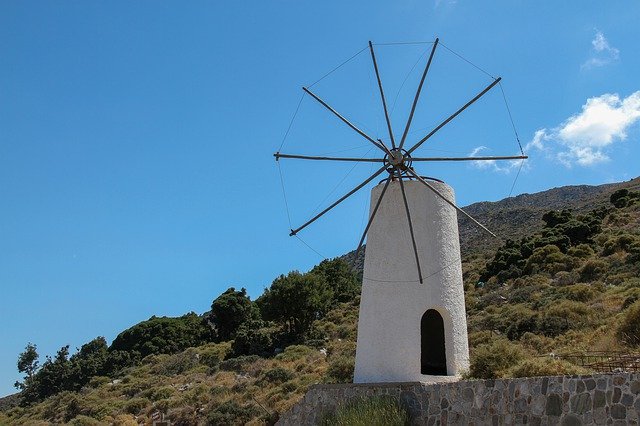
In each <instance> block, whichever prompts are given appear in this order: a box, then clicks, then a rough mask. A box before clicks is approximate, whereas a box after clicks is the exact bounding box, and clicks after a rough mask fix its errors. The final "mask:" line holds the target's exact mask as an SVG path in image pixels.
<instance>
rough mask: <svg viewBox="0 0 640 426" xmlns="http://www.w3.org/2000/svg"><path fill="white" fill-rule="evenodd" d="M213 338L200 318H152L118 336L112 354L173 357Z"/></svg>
mask: <svg viewBox="0 0 640 426" xmlns="http://www.w3.org/2000/svg"><path fill="white" fill-rule="evenodd" d="M210 339H211V329H210V328H209V326H208V325H207V324H206V321H204V320H203V319H202V318H201V317H200V316H198V315H197V314H195V313H193V312H192V313H189V314H186V315H183V316H181V317H178V318H170V317H156V316H152V317H151V318H149V319H148V320H147V321H142V322H141V323H138V324H136V325H134V326H133V327H131V328H129V329H127V330H125V331H123V332H122V333H120V334H118V336H117V337H116V338H115V339H114V341H113V343H112V344H111V346H110V347H109V351H110V352H111V351H125V352H129V353H133V352H136V353H138V354H139V355H140V357H141V358H144V357H146V356H147V355H151V354H173V353H177V352H180V351H183V350H185V349H186V348H189V347H194V346H199V345H201V344H203V343H206V342H207V341H209V340H210Z"/></svg>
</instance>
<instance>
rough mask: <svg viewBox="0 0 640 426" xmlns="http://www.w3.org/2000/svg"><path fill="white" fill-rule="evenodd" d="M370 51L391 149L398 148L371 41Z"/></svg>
mask: <svg viewBox="0 0 640 426" xmlns="http://www.w3.org/2000/svg"><path fill="white" fill-rule="evenodd" d="M369 50H370V51H371V59H372V60H373V68H374V69H375V71H376V78H377V79H378V88H380V97H381V98H382V107H383V108H384V118H385V119H386V120H387V129H389V138H390V139H391V147H392V148H393V149H395V148H396V141H395V139H394V138H393V130H391V119H390V118H389V112H388V111H387V101H386V99H385V97H384V90H383V89H382V80H380V72H379V70H378V62H377V61H376V54H375V53H374V51H373V44H372V43H371V41H369Z"/></svg>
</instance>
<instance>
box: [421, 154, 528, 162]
mask: <svg viewBox="0 0 640 426" xmlns="http://www.w3.org/2000/svg"><path fill="white" fill-rule="evenodd" d="M527 158H529V157H528V156H526V155H511V156H506V157H423V158H420V157H418V158H415V157H411V161H496V160H526V159H527Z"/></svg>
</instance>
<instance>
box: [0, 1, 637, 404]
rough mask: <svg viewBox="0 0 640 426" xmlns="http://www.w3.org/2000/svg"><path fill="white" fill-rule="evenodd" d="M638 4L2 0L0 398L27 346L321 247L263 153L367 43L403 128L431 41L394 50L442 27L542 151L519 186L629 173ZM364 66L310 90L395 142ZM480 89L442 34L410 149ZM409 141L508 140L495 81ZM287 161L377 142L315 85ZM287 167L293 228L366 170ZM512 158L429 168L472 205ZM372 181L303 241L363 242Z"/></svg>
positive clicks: (510, 172)
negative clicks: (294, 233) (499, 84)
mask: <svg viewBox="0 0 640 426" xmlns="http://www.w3.org/2000/svg"><path fill="white" fill-rule="evenodd" d="M639 12H640V3H638V2H622V1H619V2H618V1H614V2H607V3H606V4H605V3H601V2H578V1H568V2H522V1H496V2H470V1H463V0H458V1H447V0H437V1H426V2H416V1H409V2H405V1H397V2H377V1H368V2H360V1H358V2H356V1H353V2H334V1H325V2H320V3H318V2H300V1H296V2H293V1H289V2H287V1H280V2H264V1H253V2H249V1H247V2H188V3H184V2H157V1H154V2H151V1H139V2H117V1H116V2H81V1H66V2H30V1H24V2H10V1H3V2H0V57H1V58H2V62H1V64H2V65H1V66H0V200H1V201H0V202H1V206H2V208H1V209H0V286H1V289H2V297H1V298H0V324H2V327H1V328H0V341H2V345H0V394H6V393H10V392H12V391H13V388H12V384H13V382H14V381H15V380H16V379H17V378H18V377H19V376H18V373H17V371H16V367H15V365H16V364H15V363H16V359H17V355H18V354H19V353H20V352H21V351H22V350H23V348H24V346H25V345H26V344H27V342H34V343H36V344H37V345H38V349H39V351H40V353H41V355H42V356H44V355H46V354H54V353H55V351H56V350H57V349H58V348H59V347H60V346H63V345H65V344H70V345H71V347H72V348H75V347H79V346H80V345H81V344H83V343H85V342H87V341H88V340H90V339H92V338H94V337H96V336H100V335H102V336H105V337H106V338H107V340H109V341H111V340H112V339H113V338H114V337H115V336H116V335H117V333H118V332H119V331H122V330H123V329H125V328H127V327H129V326H131V325H133V324H135V323H137V322H139V321H141V320H144V319H147V318H149V317H150V316H151V315H181V314H183V313H186V312H188V311H192V310H193V311H196V312H204V311H206V310H207V309H208V307H209V306H210V304H211V301H212V300H213V299H214V298H215V297H216V296H217V295H219V294H220V293H221V292H222V291H224V290H225V289H226V288H228V287H229V286H236V287H243V286H244V287H246V288H247V289H248V291H249V293H250V294H251V296H252V297H253V298H256V297H258V296H259V295H260V294H261V292H262V291H263V289H264V288H265V287H266V286H268V285H269V284H270V283H271V281H272V280H273V279H274V278H275V277H276V276H277V275H279V274H281V273H286V272H287V271H289V270H293V269H299V270H307V269H309V268H310V267H312V266H313V265H314V264H316V263H317V262H318V261H320V260H321V257H319V256H318V254H316V253H315V252H314V251H312V250H310V249H309V248H308V247H307V246H305V245H304V244H303V243H302V242H301V241H300V240H297V239H296V238H291V237H289V236H288V229H289V223H288V219H287V214H286V211H285V207H284V203H283V197H282V190H281V185H280V177H279V171H278V167H277V166H276V165H275V162H274V161H273V157H272V154H273V153H274V152H275V151H276V150H277V149H278V147H279V146H280V144H281V142H282V139H283V136H284V134H285V131H286V130H287V127H288V125H289V121H290V119H291V116H292V114H293V112H294V110H295V109H296V105H297V104H298V101H299V100H300V97H301V94H302V91H301V86H302V85H310V84H311V83H313V82H314V81H316V80H318V79H319V78H320V77H322V76H323V75H324V74H325V73H326V72H328V71H330V70H331V69H332V68H334V67H335V66H336V65H338V64H340V63H341V62H342V61H344V60H345V59H347V58H349V57H350V56H352V55H353V54H354V53H356V52H358V51H360V50H361V49H362V48H364V47H366V45H367V41H368V40H373V41H374V43H379V45H377V46H376V51H377V53H378V60H379V62H380V72H381V76H382V79H383V84H384V85H385V90H386V92H387V97H388V98H389V99H393V100H394V103H395V106H394V111H393V114H392V122H393V123H394V129H395V131H396V133H400V132H401V128H402V127H403V125H404V120H406V112H407V109H408V106H409V105H410V101H411V98H412V96H413V91H414V90H415V87H416V85H417V81H418V80H417V79H418V78H419V73H420V72H421V69H422V68H423V67H424V63H425V61H426V56H425V52H428V50H429V49H430V45H429V44H416V45H383V44H384V43H389V42H407V41H433V40H434V38H435V37H436V36H438V37H440V39H441V41H442V42H443V43H444V45H445V46H447V47H448V48H450V49H451V50H453V51H455V52H457V53H459V54H460V55H462V56H463V57H465V58H466V59H468V60H469V61H471V62H472V63H473V64H475V65H477V66H478V67H480V68H482V69H483V70H485V71H487V72H488V73H489V74H490V75H492V76H501V77H502V78H503V88H504V91H505V93H506V95H507V100H508V104H509V106H510V108H511V112H512V115H513V119H514V122H515V124H516V129H517V131H518V134H519V136H520V140H521V143H522V145H523V147H525V149H526V151H527V154H529V155H530V156H531V158H530V160H529V161H528V162H527V163H526V165H525V166H524V167H523V169H522V171H521V173H520V175H519V177H518V179H517V181H516V184H515V187H514V191H513V193H514V195H515V194H519V193H523V192H537V191H541V190H545V189H548V188H551V187H556V186H562V185H570V184H601V183H605V182H613V181H621V180H628V179H630V178H633V177H636V176H638V175H640V165H639V164H640V162H639V161H638V158H640V144H639V143H640V126H639V124H638V122H639V121H640V81H639V80H638V75H640V55H638V53H637V52H638V42H639V41H640V28H639V27H638V25H637V22H638V20H639V18H640V13H639ZM414 64H417V65H416V66H415V67H414V68H413V71H411V69H412V67H413V66H414ZM373 78H374V77H373V74H372V68H371V62H370V57H369V56H368V52H367V51H364V52H362V53H361V54H360V55H358V56H356V57H355V58H354V59H353V60H352V61H350V62H348V63H347V64H346V65H345V66H343V67H341V68H340V69H339V70H337V71H336V72H334V73H333V74H331V75H329V76H328V77H327V78H325V79H323V80H322V81H320V82H319V83H317V84H316V85H314V86H313V88H312V90H314V91H315V92H316V93H317V94H318V95H320V96H321V97H323V98H324V99H326V100H327V101H328V102H329V103H330V104H331V105H333V106H334V107H335V108H336V109H338V110H339V111H340V112H342V113H344V115H345V116H347V117H349V118H351V119H353V120H354V121H355V122H357V123H358V124H359V125H361V126H362V128H363V129H366V131H368V132H370V133H372V134H375V136H376V137H380V138H383V139H384V138H385V137H386V134H385V125H384V121H383V118H382V117H383V116H382V115H381V109H380V103H379V98H378V97H377V92H376V91H375V90H376V87H375V86H374V81H375V80H373ZM491 81H492V80H491V79H490V77H488V76H487V75H485V74H483V73H482V72H480V71H478V70H477V69H476V68H474V67H472V66H470V65H469V64H468V63H467V62H464V61H462V60H460V59H459V58H458V57H457V56H455V55H454V54H452V53H451V52H450V51H449V50H447V49H446V48H443V47H442V46H440V47H439V48H438V50H437V51H436V54H435V56H434V62H433V65H432V69H431V70H430V73H429V76H428V78H427V83H426V86H425V89H424V91H423V96H422V98H421V101H420V103H419V105H418V108H417V112H416V117H415V118H414V122H413V125H412V130H413V131H414V132H413V133H411V134H410V137H409V140H408V142H407V143H408V144H411V142H412V141H413V142H414V143H415V141H417V139H419V137H420V135H421V134H424V133H426V132H427V131H428V130H429V129H430V128H431V127H433V126H434V125H435V124H437V123H438V122H439V121H441V120H442V119H443V118H445V117H446V116H447V115H448V114H450V113H451V112H453V111H455V109H457V107H459V106H460V105H462V104H464V103H465V102H466V101H467V100H468V99H470V98H471V97H473V96H474V95H475V94H476V93H477V92H479V91H480V90H481V89H482V88H484V87H485V86H486V85H487V84H489V83H490V82H491ZM403 82H404V84H403ZM396 99H397V100H396ZM390 102H391V101H390ZM421 132H422V133H421ZM412 138H413V139H412ZM347 149H348V151H344V150H347ZM420 149H421V151H417V152H419V153H420V154H422V155H424V156H428V155H435V156H441V155H444V154H446V155H457V156H468V155H470V154H471V153H474V152H476V153H482V154H485V155H491V154H493V155H511V154H516V153H518V151H519V149H518V146H517V142H516V140H515V137H514V133H513V130H512V129H511V124H510V122H509V119H508V115H507V112H506V109H505V104H504V101H503V99H502V95H501V92H500V91H499V90H496V89H494V90H492V91H491V92H489V93H488V94H487V95H486V96H485V97H483V98H482V99H481V100H480V101H478V102H477V103H476V104H474V105H473V106H472V107H470V108H469V109H468V110H467V111H465V112H464V113H463V114H462V115H461V116H460V118H459V119H457V120H456V121H454V122H452V123H451V124H450V125H448V126H447V127H446V128H444V129H443V131H442V132H439V133H438V135H437V137H434V138H433V139H432V140H430V141H429V143H427V144H425V146H423V147H421V148H420ZM282 152H290V153H305V154H312V153H316V154H325V153H329V152H333V153H335V152H342V153H343V154H348V155H350V156H351V155H354V156H355V155H358V156H363V155H371V154H375V155H378V154H377V153H376V152H375V149H374V150H373V151H370V146H368V145H367V141H365V140H364V139H362V138H360V137H359V136H358V135H357V134H355V133H353V132H352V131H350V130H349V129H348V128H346V127H345V126H344V125H342V124H341V123H340V122H338V121H337V120H336V119H335V118H334V117H332V116H330V114H329V113H327V112H326V110H323V109H322V108H321V107H319V106H318V105H317V104H316V103H314V102H313V100H312V99H310V98H309V97H308V96H307V97H305V98H304V99H303V101H302V103H301V106H300V109H299V112H298V115H297V117H296V120H294V123H293V125H292V127H291V131H290V132H289V135H288V137H287V139H286V141H285V144H284V146H283V148H282ZM281 168H282V173H283V177H284V183H285V187H286V191H287V196H288V202H289V210H290V215H291V219H292V223H293V224H294V225H296V224H300V223H302V222H304V220H306V218H308V217H309V215H310V214H311V213H313V211H314V209H316V206H318V208H321V207H322V206H326V205H328V204H329V203H330V202H331V201H332V200H333V199H334V198H337V197H338V196H339V195H341V194H342V193H344V192H346V191H347V190H349V189H350V187H353V186H355V185H356V184H358V183H359V182H360V181H362V180H363V179H364V178H365V177H366V176H367V172H369V171H370V170H371V166H369V165H364V166H362V165H359V166H357V167H355V168H354V169H353V170H350V169H351V165H348V164H308V163H300V162H295V161H294V160H290V161H286V160H282V163H281ZM517 169H518V164H515V165H514V164H510V163H504V164H491V163H489V164H484V165H476V164H472V163H464V164H456V165H434V166H432V167H424V168H423V167H422V166H421V167H420V168H419V171H420V172H421V173H422V174H427V175H430V176H436V177H439V178H441V179H444V180H445V181H447V182H448V183H450V184H451V185H452V186H453V187H454V188H455V190H456V193H457V198H458V202H459V204H461V205H467V204H470V203H473V202H476V201H483V200H498V199H501V198H504V197H506V196H508V195H509V192H510V190H511V186H512V184H513V182H514V179H515V176H516V173H517ZM367 193H368V188H367V189H365V190H363V191H361V192H360V193H358V194H357V195H356V196H354V197H352V199H350V200H349V201H347V202H345V203H344V205H341V206H340V207H339V208H337V209H336V210H335V211H332V212H331V213H330V214H328V215H327V216H326V217H324V218H323V219H322V220H320V221H318V222H317V223H316V224H314V225H312V226H311V227H309V228H308V229H306V230H304V231H303V232H301V233H300V237H301V238H302V239H303V241H304V242H305V243H306V244H308V245H309V246H311V247H312V248H313V249H314V250H316V251H317V252H319V253H321V254H322V255H323V256H326V257H334V256H338V255H341V254H343V253H345V252H347V251H349V250H352V249H354V248H355V246H356V245H357V242H358V239H359V236H360V232H361V231H362V229H363V227H364V219H365V218H366V211H367V209H368V194H367ZM315 211H317V209H316V210H315Z"/></svg>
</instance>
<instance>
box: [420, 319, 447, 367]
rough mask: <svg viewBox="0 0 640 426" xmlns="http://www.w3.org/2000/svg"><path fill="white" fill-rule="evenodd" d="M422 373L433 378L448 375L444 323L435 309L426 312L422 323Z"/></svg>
mask: <svg viewBox="0 0 640 426" xmlns="http://www.w3.org/2000/svg"><path fill="white" fill-rule="evenodd" d="M420 373H421V374H429V375H432V376H446V375H447V356H446V354H445V348H444V321H443V320H442V316H441V315H440V313H439V312H438V311H436V310H435V309H429V310H428V311H427V312H425V313H424V315H422V320H421V322H420Z"/></svg>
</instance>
